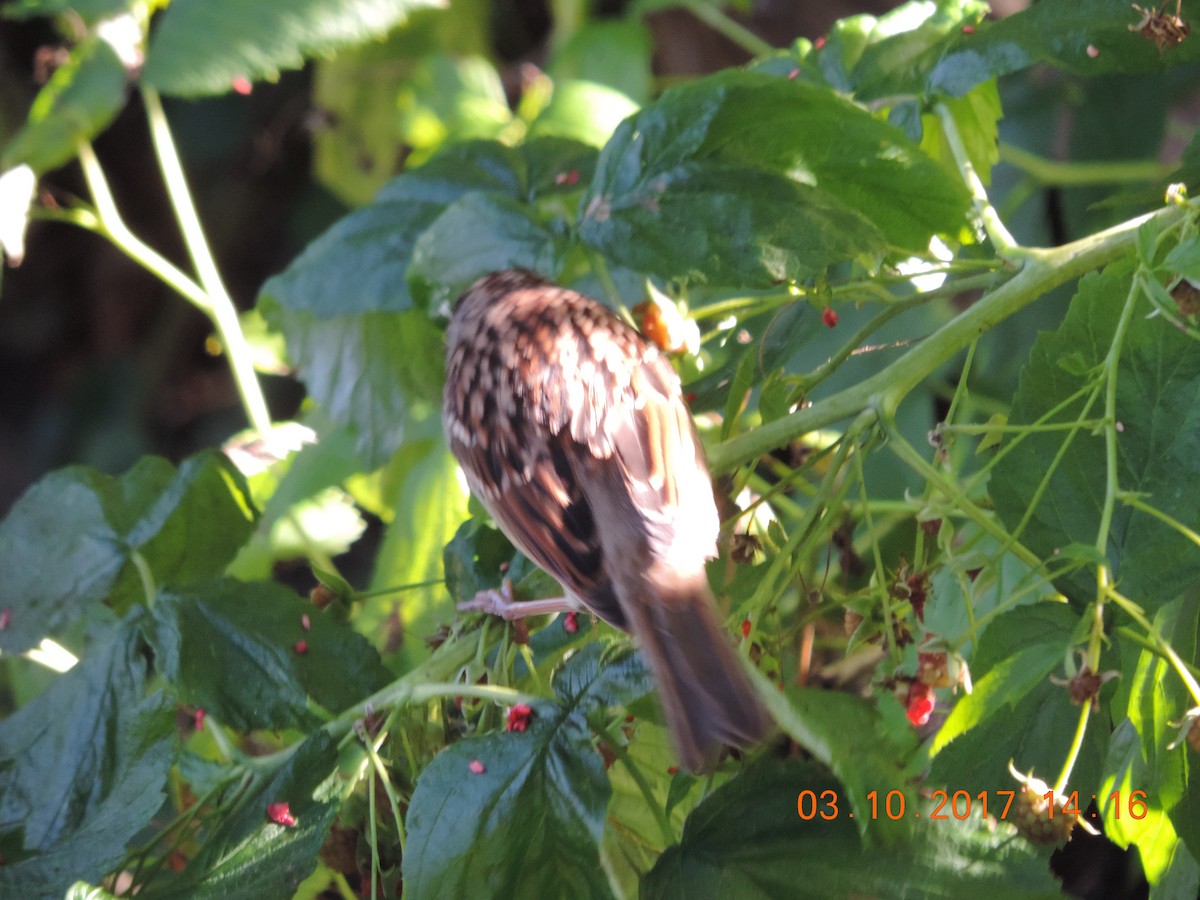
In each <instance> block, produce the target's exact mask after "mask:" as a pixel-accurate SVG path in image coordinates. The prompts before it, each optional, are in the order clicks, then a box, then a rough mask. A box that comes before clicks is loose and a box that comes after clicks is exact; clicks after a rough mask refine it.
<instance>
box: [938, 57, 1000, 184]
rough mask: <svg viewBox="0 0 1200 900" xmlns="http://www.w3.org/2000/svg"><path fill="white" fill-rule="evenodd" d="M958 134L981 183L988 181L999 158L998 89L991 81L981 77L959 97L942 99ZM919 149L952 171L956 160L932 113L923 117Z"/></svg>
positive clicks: (956, 168) (954, 169) (956, 170)
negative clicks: (982, 80)
mask: <svg viewBox="0 0 1200 900" xmlns="http://www.w3.org/2000/svg"><path fill="white" fill-rule="evenodd" d="M942 102H943V103H944V104H945V106H946V109H947V110H949V112H950V115H951V116H952V117H953V118H954V124H955V126H956V127H957V128H958V133H959V136H960V137H961V138H962V141H963V145H964V146H965V147H966V151H967V158H968V159H970V161H971V165H972V166H974V167H975V172H976V173H977V174H978V175H979V178H980V179H981V180H982V181H983V183H984V184H985V185H986V184H991V181H992V167H993V166H994V165H996V163H997V162H998V161H999V160H1000V130H999V120H1000V116H1001V110H1000V92H999V90H998V89H997V87H996V82H995V81H985V82H984V83H983V84H981V85H978V86H976V87H974V88H972V89H971V90H970V91H968V92H967V93H966V94H964V95H963V96H962V97H949V98H947V99H945V100H944V101H942ZM923 121H924V139H923V140H922V142H921V149H923V150H924V151H925V152H926V153H928V154H929V155H930V156H932V157H934V158H935V159H940V160H942V162H943V163H944V164H945V165H946V167H947V168H948V169H950V170H951V171H953V172H954V173H955V174H956V175H957V173H958V164H957V162H956V161H955V159H954V155H953V153H951V151H950V148H949V146H948V145H947V143H946V136H945V131H944V130H943V129H942V127H941V125H940V123H939V122H938V120H937V117H936V116H933V115H929V116H925V117H924V120H923Z"/></svg>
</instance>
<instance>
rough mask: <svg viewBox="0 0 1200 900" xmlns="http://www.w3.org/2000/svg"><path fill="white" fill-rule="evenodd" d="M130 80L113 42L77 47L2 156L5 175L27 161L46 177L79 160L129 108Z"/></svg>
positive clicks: (0, 163)
mask: <svg viewBox="0 0 1200 900" xmlns="http://www.w3.org/2000/svg"><path fill="white" fill-rule="evenodd" d="M127 80H128V79H127V76H126V73H125V65H124V64H123V63H122V62H121V59H120V57H118V56H117V53H116V51H115V50H114V49H113V47H112V45H111V44H109V43H108V42H107V41H105V40H102V39H100V38H98V37H91V38H88V39H87V40H85V41H84V42H83V43H81V44H80V45H79V46H77V47H75V48H74V49H73V50H72V51H71V55H70V58H69V59H68V61H67V63H66V64H65V65H63V66H60V67H59V68H58V69H57V70H55V72H54V74H53V75H52V76H50V80H49V81H48V82H46V86H45V87H43V88H42V89H41V91H39V92H38V95H37V97H36V98H35V99H34V101H33V106H32V107H31V108H30V110H29V120H28V121H27V122H26V124H25V126H24V127H23V128H22V129H21V130H20V131H19V132H17V134H16V136H15V137H14V138H13V139H12V141H10V142H9V143H8V145H7V146H6V147H5V148H4V151H3V153H0V171H4V170H6V169H11V168H13V167H14V166H18V165H20V164H21V163H26V164H28V165H29V166H30V168H32V169H33V170H34V171H35V172H39V173H41V172H46V171H49V170H50V169H54V168H57V167H58V166H61V165H62V164H63V163H65V162H68V161H69V160H72V159H74V158H75V154H76V151H77V149H78V147H79V144H80V142H82V141H89V140H91V139H92V138H93V137H94V136H95V135H97V134H98V133H100V132H101V131H103V130H104V128H105V127H106V126H107V125H108V123H109V122H111V121H112V119H113V116H115V115H116V114H117V112H118V111H119V110H120V109H121V107H122V106H124V105H125V90H126V85H127Z"/></svg>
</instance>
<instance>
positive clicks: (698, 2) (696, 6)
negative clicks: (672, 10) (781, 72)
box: [684, 0, 775, 56]
mask: <svg viewBox="0 0 1200 900" xmlns="http://www.w3.org/2000/svg"><path fill="white" fill-rule="evenodd" d="M684 5H685V6H686V8H687V10H688V11H689V12H690V13H691V14H692V15H693V16H695V17H696V18H697V19H699V20H700V21H701V22H703V23H704V24H705V25H707V26H708V27H709V28H711V29H712V30H713V31H716V32H718V33H719V34H721V35H722V36H724V37H725V38H727V39H728V40H729V41H730V42H732V43H734V44H737V45H738V46H739V47H741V48H742V49H743V50H745V51H746V52H747V53H749V54H750V55H751V56H767V55H768V54H771V53H774V52H775V48H774V47H773V46H771V45H770V44H769V43H767V42H766V41H764V40H763V39H762V38H760V37H759V36H758V35H757V34H755V33H754V32H753V31H751V30H750V29H749V28H747V27H746V26H745V25H742V24H741V23H740V22H736V21H734V20H733V19H731V18H730V17H729V16H727V15H726V14H725V13H724V11H722V10H721V9H720V8H719V7H717V6H716V5H714V4H712V3H705V2H704V0H691V2H688V3H685V4H684Z"/></svg>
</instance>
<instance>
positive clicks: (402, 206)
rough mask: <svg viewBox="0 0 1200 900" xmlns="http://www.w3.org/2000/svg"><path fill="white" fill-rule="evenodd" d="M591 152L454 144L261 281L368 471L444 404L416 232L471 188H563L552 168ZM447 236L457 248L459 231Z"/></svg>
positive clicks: (507, 193) (532, 191)
mask: <svg viewBox="0 0 1200 900" xmlns="http://www.w3.org/2000/svg"><path fill="white" fill-rule="evenodd" d="M588 153H590V151H586V149H585V150H583V151H582V153H581V150H580V147H579V145H577V144H574V143H573V142H566V141H554V142H549V143H548V142H542V141H537V142H531V143H530V144H529V145H526V146H524V147H520V148H516V149H513V148H509V147H504V146H502V145H500V144H497V143H494V142H489V141H471V142H467V143H463V144H456V145H454V146H452V147H450V148H448V149H447V150H446V151H445V152H443V153H441V154H439V155H438V156H436V157H435V158H434V159H432V160H430V161H429V162H428V163H426V164H425V165H423V166H421V167H420V168H418V169H415V170H413V171H412V172H406V173H405V174H403V175H400V176H399V177H397V178H395V179H393V180H392V181H391V182H389V183H388V185H387V186H386V187H384V189H383V190H381V191H380V192H379V195H378V196H377V197H376V198H375V201H374V202H373V203H371V204H370V205H369V206H365V207H363V208H362V209H359V210H356V211H355V212H353V213H351V214H350V215H348V216H346V217H345V218H343V219H342V220H340V221H339V222H337V223H336V224H335V225H334V226H333V227H332V228H330V229H329V230H328V231H326V232H325V233H324V234H323V235H322V236H321V237H319V238H317V240H315V241H314V242H313V243H312V244H310V245H309V246H308V248H307V249H305V251H304V252H303V253H302V254H300V256H299V257H297V258H296V259H295V260H294V261H293V262H292V264H291V265H290V266H289V267H288V268H287V270H286V271H284V272H283V273H282V274H280V275H277V276H275V277H274V278H272V279H270V280H269V281H268V282H267V283H266V284H265V285H264V286H263V289H262V292H261V294H260V296H259V306H260V309H261V310H262V312H263V315H264V316H265V317H266V318H267V320H268V322H269V323H270V324H271V326H272V327H273V328H275V329H277V330H279V331H281V332H282V333H283V335H284V337H285V338H286V340H287V345H288V353H289V356H290V357H291V359H292V362H293V363H294V364H295V365H296V366H297V367H298V368H299V369H300V374H301V377H302V378H303V379H304V381H305V384H306V386H307V387H308V390H309V393H310V394H311V395H312V396H313V398H314V399H316V400H317V401H318V402H319V403H320V404H321V406H322V407H323V409H324V410H325V412H326V413H327V414H328V415H329V416H330V418H331V419H332V420H333V421H334V422H335V423H337V424H340V425H347V426H349V427H351V428H352V430H353V431H354V432H355V437H356V441H357V448H358V452H359V454H360V456H361V457H362V459H363V462H364V463H365V464H366V466H367V467H368V468H371V469H373V468H377V467H378V466H380V465H382V464H383V462H384V461H386V459H387V458H388V457H389V456H390V455H391V454H392V453H393V452H395V450H396V449H397V448H398V447H399V446H400V444H401V443H402V441H403V440H404V439H405V433H406V431H405V429H406V425H407V423H409V422H410V420H411V419H420V418H422V417H424V416H425V415H426V414H428V413H430V412H432V411H434V410H436V409H438V408H440V405H441V388H442V379H443V375H442V369H443V365H444V355H443V354H444V351H443V348H442V337H441V331H440V329H439V328H437V327H436V326H435V325H434V324H433V323H432V322H431V321H430V319H429V316H428V315H427V314H426V313H425V311H424V310H423V309H420V308H419V304H415V303H414V296H413V295H412V294H410V292H409V279H408V269H409V262H410V260H411V258H412V256H413V252H414V248H415V245H416V243H417V239H418V238H419V237H420V235H421V233H422V232H423V231H425V229H427V228H428V227H429V226H430V225H431V224H433V223H434V221H435V220H436V219H437V218H438V217H439V216H440V215H441V214H442V213H443V211H445V210H446V208H447V207H449V206H452V205H453V204H454V203H455V202H456V201H458V200H460V199H461V198H463V197H464V196H466V195H467V194H469V193H471V192H472V191H485V192H490V193H491V194H493V195H499V196H502V197H504V198H507V199H508V200H511V201H528V200H530V199H532V198H533V197H534V196H535V195H537V194H540V193H542V192H543V191H546V190H562V188H561V187H557V186H555V185H553V183H552V182H553V176H552V175H551V173H550V171H548V170H549V169H552V167H553V166H555V165H558V164H560V163H562V162H564V161H566V160H580V161H581V162H580V164H581V165H582V164H585V163H586V160H587V159H588V158H589V157H588ZM548 181H549V182H550V184H547V182H548ZM504 209H505V210H506V212H504V213H501V218H502V219H504V216H505V215H508V214H511V215H509V217H508V218H507V219H505V221H509V222H515V221H517V217H518V216H519V213H518V212H516V210H515V207H513V206H512V205H511V204H510V205H509V206H507V207H504ZM530 227H531V228H533V229H534V230H536V228H537V226H534V225H532V223H530ZM450 238H451V244H452V247H453V250H454V251H455V252H456V253H461V251H462V249H463V248H462V244H461V241H460V239H459V238H458V236H455V235H451V236H450ZM449 250H450V248H448V247H445V246H440V245H438V246H433V247H430V248H429V252H430V253H437V254H445V253H448V252H449ZM546 250H547V248H543V251H544V252H546ZM531 252H534V251H533V250H531ZM427 277H432V276H431V275H430V276H427ZM422 284H424V285H425V286H426V287H427V289H428V290H432V287H430V285H429V283H428V282H422ZM439 290H440V289H439Z"/></svg>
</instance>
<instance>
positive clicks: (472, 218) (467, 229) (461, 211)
mask: <svg viewBox="0 0 1200 900" xmlns="http://www.w3.org/2000/svg"><path fill="white" fill-rule="evenodd" d="M531 212H532V211H531V210H530V208H529V207H528V206H527V205H525V204H522V203H518V202H517V201H515V200H512V199H509V198H507V197H504V196H502V195H500V194H487V193H482V192H474V193H470V194H467V195H466V196H465V197H463V198H462V199H461V200H458V201H456V202H455V203H453V204H452V205H451V206H449V207H448V208H447V209H446V210H445V212H443V213H442V214H441V215H440V216H438V218H437V219H435V220H434V222H433V224H431V225H430V226H429V228H428V229H427V230H426V231H425V233H424V234H422V235H421V237H420V238H419V239H418V240H417V242H416V244H415V245H414V247H413V251H412V259H411V261H410V263H409V266H408V282H409V288H410V290H411V291H412V295H413V299H414V300H416V301H417V302H418V303H419V304H421V305H422V306H424V307H426V308H428V309H437V308H439V307H440V306H442V304H451V303H453V301H454V300H455V299H457V298H458V296H459V295H460V294H462V292H463V291H465V290H466V289H467V288H468V287H470V286H471V284H472V283H474V282H475V280H476V279H478V278H479V277H480V276H482V275H486V274H488V273H489V272H496V271H499V270H501V269H513V268H523V269H530V270H531V271H534V272H538V273H539V274H541V275H544V276H546V277H547V278H548V279H549V280H551V281H554V280H555V279H556V278H557V276H558V274H559V273H560V271H561V270H562V267H563V264H564V263H565V261H566V255H567V251H568V250H569V248H570V245H569V243H568V242H567V240H566V239H565V237H564V236H563V235H561V234H559V233H556V232H555V231H553V230H552V229H551V228H549V227H547V226H546V225H543V224H542V223H540V222H538V221H537V220H536V219H535V218H534V217H533V216H532V215H531Z"/></svg>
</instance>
